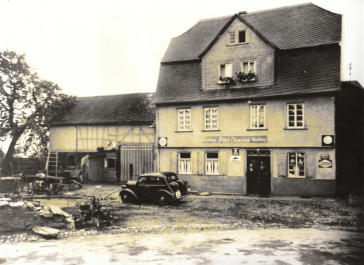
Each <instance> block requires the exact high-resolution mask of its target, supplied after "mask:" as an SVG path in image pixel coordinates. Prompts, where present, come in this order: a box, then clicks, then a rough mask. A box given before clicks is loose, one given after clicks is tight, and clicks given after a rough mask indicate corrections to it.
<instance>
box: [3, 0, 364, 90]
mask: <svg viewBox="0 0 364 265" xmlns="http://www.w3.org/2000/svg"><path fill="white" fill-rule="evenodd" d="M306 2H308V0H305V1H301V0H254V1H243V0H224V1H221V0H183V1H172V0H139V1H135V0H132V1H129V0H128V1H126V0H100V1H99V0H95V1H92V0H85V1H83V0H71V1H68V0H0V11H1V16H0V25H2V27H1V34H0V50H6V49H7V50H13V51H16V52H18V53H21V54H25V55H26V60H27V62H28V63H29V64H30V65H31V66H32V67H33V68H34V70H35V71H36V72H38V74H39V75H40V76H41V77H42V78H43V79H47V80H50V81H53V82H55V83H57V84H58V85H60V86H61V88H62V89H63V91H64V92H65V93H67V94H71V95H76V96H96V95H112V94H124V93H134V92H154V91H155V89H156V86H157V80H158V73H159V65H160V60H161V58H162V56H163V54H164V53H165V51H166V49H167V47H168V44H169V41H170V39H171V38H173V37H176V36H178V35H180V34H182V33H184V32H185V31H187V30H188V29H189V28H190V27H192V26H193V25H194V24H195V23H197V22H198V21H199V20H200V19H203V18H210V17H219V16H225V15H232V14H235V13H238V12H239V11H247V12H248V13H249V12H253V11H258V10H264V9H269V8H277V7H282V6H287V5H295V4H300V3H306ZM312 2H313V3H314V4H316V5H318V6H320V7H323V8H325V9H328V10H329V11H332V12H334V13H339V14H342V15H343V36H342V80H358V81H359V82H360V83H361V84H362V85H364V70H363V69H364V65H363V64H364V53H363V51H362V47H364V37H363V32H364V18H363V17H364V16H362V14H364V0H345V1H342V0H340V1H339V0H317V1H316V0H312ZM349 63H351V64H352V70H351V76H350V75H349Z"/></svg>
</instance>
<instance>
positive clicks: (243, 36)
mask: <svg viewBox="0 0 364 265" xmlns="http://www.w3.org/2000/svg"><path fill="white" fill-rule="evenodd" d="M244 42H246V31H245V30H240V31H239V43H244Z"/></svg>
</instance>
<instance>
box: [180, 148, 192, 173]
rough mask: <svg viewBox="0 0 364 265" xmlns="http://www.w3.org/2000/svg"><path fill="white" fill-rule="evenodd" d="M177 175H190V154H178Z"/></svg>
mask: <svg viewBox="0 0 364 265" xmlns="http://www.w3.org/2000/svg"><path fill="white" fill-rule="evenodd" d="M178 173H179V174H192V161H191V153H190V152H181V153H179V154H178Z"/></svg>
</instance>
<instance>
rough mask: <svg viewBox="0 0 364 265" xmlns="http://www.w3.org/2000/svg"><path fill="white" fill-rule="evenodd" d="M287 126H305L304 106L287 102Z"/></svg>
mask: <svg viewBox="0 0 364 265" xmlns="http://www.w3.org/2000/svg"><path fill="white" fill-rule="evenodd" d="M287 127H288V128H304V106H303V104H302V103H300V104H287Z"/></svg>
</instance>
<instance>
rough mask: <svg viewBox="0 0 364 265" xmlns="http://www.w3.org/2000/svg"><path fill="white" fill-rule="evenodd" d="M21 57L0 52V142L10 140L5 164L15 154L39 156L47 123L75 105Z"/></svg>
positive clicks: (70, 98)
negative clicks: (40, 76) (41, 77)
mask: <svg viewBox="0 0 364 265" xmlns="http://www.w3.org/2000/svg"><path fill="white" fill-rule="evenodd" d="M24 57H25V56H24V55H18V54H16V53H15V52H12V51H4V52H0V106H1V108H0V140H4V139H6V138H8V137H10V138H11V140H12V141H11V143H10V146H9V150H8V152H7V154H6V156H5V160H6V161H5V160H4V162H5V163H9V160H10V159H11V158H12V157H13V154H16V153H23V154H26V155H28V156H29V155H34V154H42V153H43V152H44V151H45V149H46V148H47V143H48V135H49V133H48V129H49V124H50V122H51V121H52V119H54V118H55V117H57V116H59V115H61V114H62V113H64V112H65V111H67V110H68V109H69V108H70V107H71V106H72V105H73V104H74V102H75V98H74V97H70V96H67V95H65V94H63V93H62V91H61V89H60V87H59V86H58V85H56V84H54V83H53V82H51V81H46V80H42V79H40V78H39V76H38V75H37V73H35V72H34V71H33V69H31V68H30V66H29V65H28V64H27V63H26V61H25V59H24ZM4 162H3V168H6V167H7V165H5V166H4Z"/></svg>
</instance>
